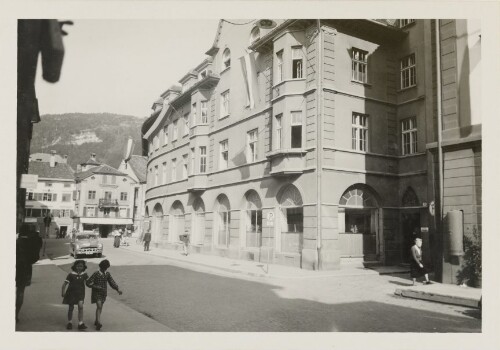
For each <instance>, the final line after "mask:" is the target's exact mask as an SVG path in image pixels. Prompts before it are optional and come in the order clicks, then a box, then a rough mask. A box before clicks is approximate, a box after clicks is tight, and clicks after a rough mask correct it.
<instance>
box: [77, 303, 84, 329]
mask: <svg viewBox="0 0 500 350" xmlns="http://www.w3.org/2000/svg"><path fill="white" fill-rule="evenodd" d="M78 323H79V324H82V323H83V300H80V301H79V302H78Z"/></svg>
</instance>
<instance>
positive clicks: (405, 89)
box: [396, 84, 417, 93]
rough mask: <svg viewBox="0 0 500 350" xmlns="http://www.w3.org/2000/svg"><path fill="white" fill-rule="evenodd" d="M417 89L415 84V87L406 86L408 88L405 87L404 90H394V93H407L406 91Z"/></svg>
mask: <svg viewBox="0 0 500 350" xmlns="http://www.w3.org/2000/svg"><path fill="white" fill-rule="evenodd" d="M416 87H417V84H415V85H412V86H408V87H405V88H402V89H399V90H396V92H398V93H399V92H404V91H408V90H411V89H413V88H416Z"/></svg>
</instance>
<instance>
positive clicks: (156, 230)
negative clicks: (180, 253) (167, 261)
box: [151, 203, 163, 242]
mask: <svg viewBox="0 0 500 350" xmlns="http://www.w3.org/2000/svg"><path fill="white" fill-rule="evenodd" d="M162 226H163V208H162V206H161V205H160V204H159V203H157V204H156V205H155V207H154V209H153V218H152V228H151V231H152V232H151V236H152V239H153V241H156V242H157V241H159V240H160V239H161V236H162V232H161V228H162Z"/></svg>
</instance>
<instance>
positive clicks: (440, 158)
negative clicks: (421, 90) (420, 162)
mask: <svg viewBox="0 0 500 350" xmlns="http://www.w3.org/2000/svg"><path fill="white" fill-rule="evenodd" d="M435 21H436V65H437V69H436V73H437V74H436V77H437V118H438V120H437V124H438V125H437V127H438V135H437V136H438V138H437V143H438V166H439V218H440V223H441V226H442V222H443V197H444V196H443V149H442V142H443V140H442V133H443V116H442V111H441V110H442V106H441V45H440V42H439V40H440V32H439V19H436V20H435Z"/></svg>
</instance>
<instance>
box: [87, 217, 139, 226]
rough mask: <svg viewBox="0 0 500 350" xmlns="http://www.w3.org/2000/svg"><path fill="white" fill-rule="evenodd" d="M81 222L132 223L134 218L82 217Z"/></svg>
mask: <svg viewBox="0 0 500 350" xmlns="http://www.w3.org/2000/svg"><path fill="white" fill-rule="evenodd" d="M80 223H81V224H94V225H132V224H133V222H132V219H125V218H123V219H120V218H80Z"/></svg>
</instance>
